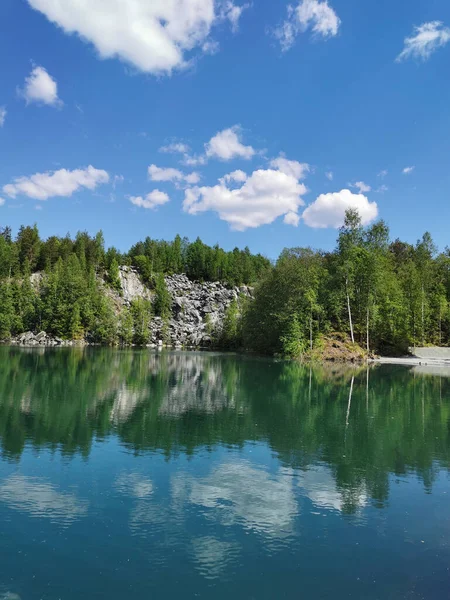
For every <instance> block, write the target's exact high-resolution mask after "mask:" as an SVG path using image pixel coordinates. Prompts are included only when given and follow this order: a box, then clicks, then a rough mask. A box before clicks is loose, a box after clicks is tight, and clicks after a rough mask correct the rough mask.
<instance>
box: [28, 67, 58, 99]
mask: <svg viewBox="0 0 450 600" xmlns="http://www.w3.org/2000/svg"><path fill="white" fill-rule="evenodd" d="M19 94H20V95H21V96H23V97H24V98H25V100H26V102H27V104H31V103H33V102H35V103H37V104H47V105H48V106H55V107H57V108H58V107H61V106H62V101H61V100H60V99H59V98H58V84H57V83H56V81H55V80H54V79H53V77H51V76H50V75H49V74H48V73H47V71H46V70H45V69H44V67H34V69H33V70H32V71H31V73H30V75H29V76H28V77H26V78H25V85H24V87H23V88H22V89H20V90H19Z"/></svg>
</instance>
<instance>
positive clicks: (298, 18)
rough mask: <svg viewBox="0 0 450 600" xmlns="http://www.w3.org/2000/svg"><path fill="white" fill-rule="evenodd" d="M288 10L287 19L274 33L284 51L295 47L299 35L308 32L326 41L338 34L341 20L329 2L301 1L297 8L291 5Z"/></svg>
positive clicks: (317, 0) (324, 0)
mask: <svg viewBox="0 0 450 600" xmlns="http://www.w3.org/2000/svg"><path fill="white" fill-rule="evenodd" d="M287 10H288V14H287V19H286V20H285V21H284V22H283V23H282V24H281V25H280V26H279V27H277V28H276V29H275V32H274V34H275V37H276V38H277V39H278V40H279V42H280V44H281V49H282V50H283V51H286V50H289V48H291V47H292V46H293V45H294V42H295V38H296V37H297V35H298V34H300V33H304V32H306V31H308V30H311V31H312V33H313V35H314V36H315V37H321V38H324V39H327V38H330V37H334V36H336V35H337V34H338V31H339V27H340V25H341V20H340V18H339V17H338V16H337V14H336V13H335V11H334V10H333V9H332V8H331V6H330V5H329V4H328V1H327V0H323V1H320V0H300V2H299V4H298V5H297V6H295V7H294V6H292V5H289V6H288V9H287Z"/></svg>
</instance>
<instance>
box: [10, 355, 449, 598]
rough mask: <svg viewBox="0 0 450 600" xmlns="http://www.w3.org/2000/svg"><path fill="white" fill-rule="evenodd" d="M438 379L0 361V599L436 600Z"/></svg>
mask: <svg viewBox="0 0 450 600" xmlns="http://www.w3.org/2000/svg"><path fill="white" fill-rule="evenodd" d="M443 374H444V372H442V373H441V372H440V371H439V370H437V372H436V373H431V374H429V373H427V370H426V368H423V367H414V368H409V367H403V366H402V367H399V366H389V365H381V366H376V367H373V368H370V369H367V368H366V367H362V368H361V367H355V368H349V367H344V366H342V365H335V366H334V367H327V368H324V367H323V368H321V367H318V368H313V369H310V368H309V367H308V366H302V365H298V364H295V363H289V362H283V361H275V360H269V359H259V358H252V357H245V356H244V357H242V356H234V355H223V354H213V353H194V352H192V353H183V352H179V353H176V352H173V353H171V352H162V353H151V352H148V351H138V350H136V351H132V350H124V351H120V350H108V349H93V348H88V349H76V348H74V349H56V350H34V349H33V350H31V349H30V350H26V349H19V348H7V347H1V348H0V452H1V458H0V523H1V529H0V534H1V535H0V556H1V560H0V598H2V599H8V600H19V599H21V600H38V599H45V600H59V599H61V600H75V599H80V598H86V599H87V600H90V599H97V598H99V599H100V598H101V599H108V600H116V599H117V600H118V599H129V598H149V599H156V598H158V599H159V598H164V599H172V598H173V599H175V598H208V599H210V598H214V599H222V598H223V599H227V600H228V599H232V600H239V599H258V600H259V599H278V598H289V599H291V598H292V599H294V598H295V599H300V598H304V599H307V600H311V599H316V598H317V599H328V598H330V599H331V598H332V599H333V600H340V599H344V598H356V599H364V600H372V599H374V600H375V599H380V600H387V599H395V600H397V599H401V598H407V599H409V598H411V599H412V598H414V599H415V598H424V599H435V598H436V599H441V598H448V597H449V588H450V572H449V566H450V502H449V501H450V477H449V465H450V378H446V377H444V376H441V375H443Z"/></svg>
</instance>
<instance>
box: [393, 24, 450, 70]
mask: <svg viewBox="0 0 450 600" xmlns="http://www.w3.org/2000/svg"><path fill="white" fill-rule="evenodd" d="M449 42H450V28H449V27H444V25H443V23H442V22H441V21H430V22H429V23H423V24H422V25H420V26H419V27H415V28H414V32H413V34H412V35H411V36H410V37H407V38H405V47H404V48H403V50H402V52H401V53H400V54H399V55H398V56H397V58H396V62H401V61H403V60H406V59H408V58H417V59H419V60H424V61H425V60H428V59H429V58H430V56H431V55H432V54H433V53H434V52H436V50H438V49H439V48H442V47H443V46H445V45H446V44H448V43H449Z"/></svg>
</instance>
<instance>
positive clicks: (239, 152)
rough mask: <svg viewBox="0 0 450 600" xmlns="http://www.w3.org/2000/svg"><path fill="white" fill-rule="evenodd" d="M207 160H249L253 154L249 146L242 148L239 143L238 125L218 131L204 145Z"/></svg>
mask: <svg viewBox="0 0 450 600" xmlns="http://www.w3.org/2000/svg"><path fill="white" fill-rule="evenodd" d="M205 151H206V156H207V157H208V158H218V159H219V160H224V161H226V160H232V159H233V158H245V159H247V160H248V159H250V158H252V156H254V154H255V150H254V149H253V148H252V147H251V146H244V144H242V142H241V131H240V127H239V126H238V125H235V126H234V127H230V128H229V129H224V130H223V131H219V132H218V133H217V134H216V135H215V136H214V137H212V138H211V139H210V140H209V142H208V143H207V144H206V145H205Z"/></svg>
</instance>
